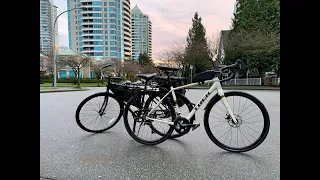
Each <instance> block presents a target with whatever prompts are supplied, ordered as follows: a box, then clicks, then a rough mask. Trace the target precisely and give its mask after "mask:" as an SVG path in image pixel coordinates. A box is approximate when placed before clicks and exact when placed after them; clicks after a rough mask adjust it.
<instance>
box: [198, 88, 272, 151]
mask: <svg viewBox="0 0 320 180" xmlns="http://www.w3.org/2000/svg"><path fill="white" fill-rule="evenodd" d="M224 95H225V97H226V99H227V101H228V104H229V106H230V108H231V110H232V112H233V114H234V116H235V117H236V119H237V121H238V122H237V123H234V122H233V121H232V118H231V116H230V115H229V113H228V112H227V109H226V108H225V106H224V104H223V102H222V100H221V97H220V96H218V95H216V96H214V97H213V99H212V101H210V102H209V104H208V105H207V108H206V111H205V113H204V127H205V130H206V132H207V134H208V136H209V138H210V139H211V140H212V141H213V142H214V143H215V144H216V145H217V146H219V147H220V148H222V149H225V150H227V151H231V152H245V151H249V150H252V149H254V148H256V147H257V146H259V145H260V144H261V143H262V142H263V141H264V139H265V138H266V137H267V134H268V132H269V127H270V120H269V114H268V111H267V109H266V108H265V106H264V105H263V104H262V103H261V102H260V101H259V100H258V99H257V98H255V97H254V96H252V95H250V94H247V93H244V92H238V91H232V92H225V93H224Z"/></svg>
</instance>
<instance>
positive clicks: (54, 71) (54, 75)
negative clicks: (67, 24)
mask: <svg viewBox="0 0 320 180" xmlns="http://www.w3.org/2000/svg"><path fill="white" fill-rule="evenodd" d="M75 9H82V8H72V9H69V10H66V11H63V12H62V13H60V14H59V15H58V16H57V17H56V19H55V20H54V23H53V28H52V32H53V33H52V39H53V88H54V89H57V62H56V42H55V40H56V38H55V26H56V22H57V19H58V18H59V16H60V15H61V14H63V13H66V12H69V11H72V10H75Z"/></svg>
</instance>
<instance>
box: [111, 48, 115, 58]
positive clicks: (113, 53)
mask: <svg viewBox="0 0 320 180" xmlns="http://www.w3.org/2000/svg"><path fill="white" fill-rule="evenodd" d="M110 49H111V48H110ZM110 56H117V53H116V52H110Z"/></svg>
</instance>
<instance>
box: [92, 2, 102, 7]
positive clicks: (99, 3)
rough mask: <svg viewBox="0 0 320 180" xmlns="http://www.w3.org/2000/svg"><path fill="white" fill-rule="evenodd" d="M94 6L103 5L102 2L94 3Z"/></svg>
mask: <svg viewBox="0 0 320 180" xmlns="http://www.w3.org/2000/svg"><path fill="white" fill-rule="evenodd" d="M92 5H95V6H101V5H102V4H101V2H95V1H94V2H92Z"/></svg>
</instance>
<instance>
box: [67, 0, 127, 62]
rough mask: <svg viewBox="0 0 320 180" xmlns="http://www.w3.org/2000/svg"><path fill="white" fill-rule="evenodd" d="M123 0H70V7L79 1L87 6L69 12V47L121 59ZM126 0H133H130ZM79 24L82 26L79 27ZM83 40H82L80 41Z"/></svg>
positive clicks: (107, 58) (108, 58) (94, 54)
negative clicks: (81, 0)
mask: <svg viewBox="0 0 320 180" xmlns="http://www.w3.org/2000/svg"><path fill="white" fill-rule="evenodd" d="M122 1H123V0H101V1H94V0H93V1H84V2H80V1H78V2H75V0H67V7H68V9H70V8H73V7H77V6H78V5H80V7H85V8H86V9H84V10H79V11H80V12H79V11H76V12H74V11H70V12H69V13H68V30H69V48H70V49H72V50H73V51H75V52H77V51H78V52H79V51H80V52H79V53H80V54H84V53H85V54H88V55H91V56H100V57H101V58H102V59H105V60H112V58H117V59H119V60H122V59H123V56H124V53H123V30H122V29H123V28H122V27H123V24H122V23H123V20H122V18H123V15H122V13H123V10H122V8H123V3H122ZM125 1H127V2H129V3H130V1H128V0H125ZM129 3H128V4H129ZM128 9H130V8H128ZM128 14H130V12H128ZM79 22H80V23H79ZM81 22H82V23H81ZM76 25H78V26H79V25H81V26H79V28H76V27H75V26H76ZM80 33H82V34H80ZM80 38H81V40H80ZM80 41H82V42H81V44H80Z"/></svg>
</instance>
